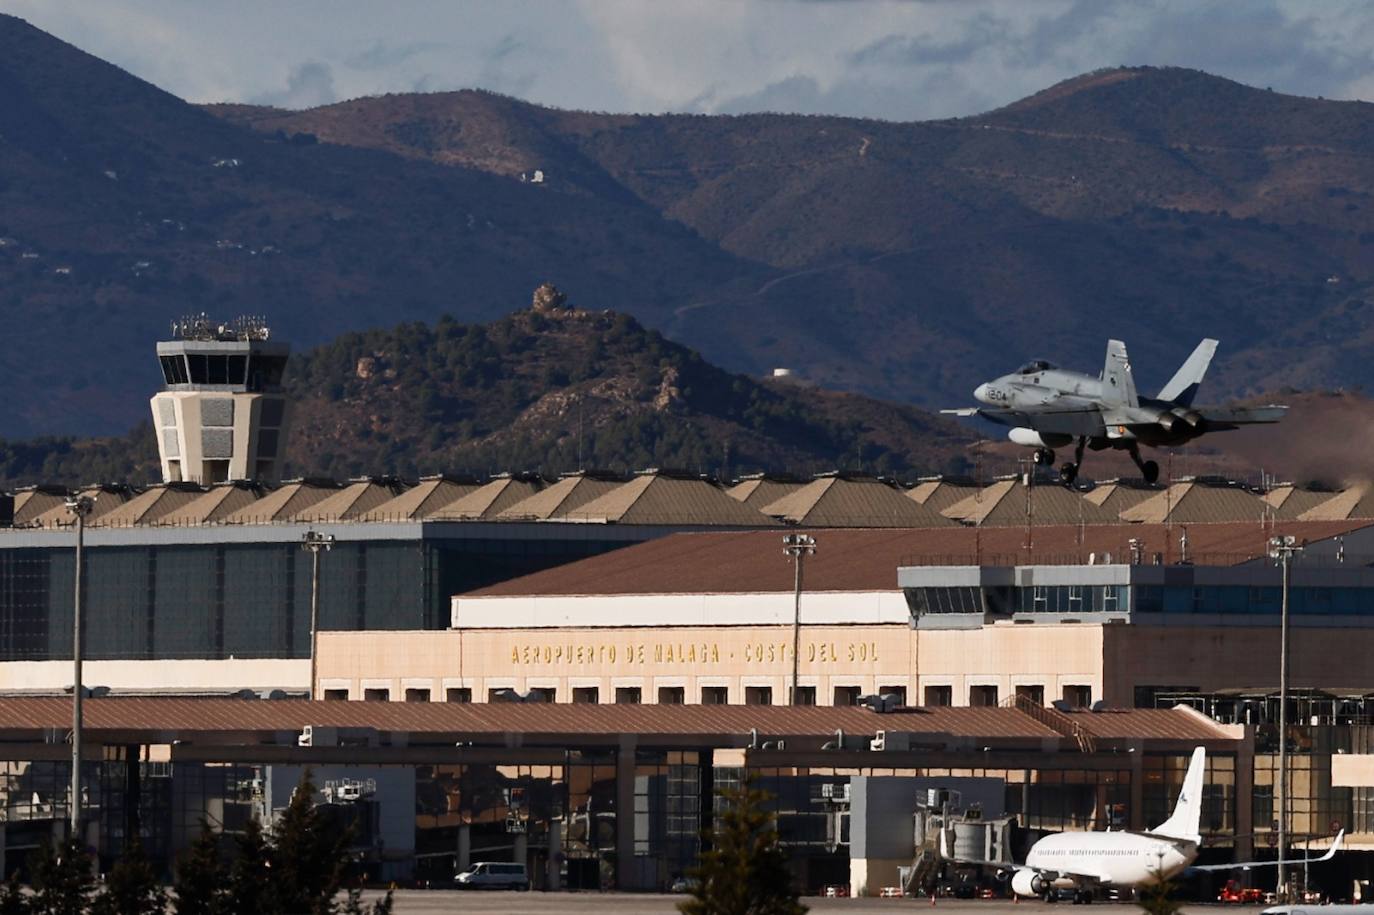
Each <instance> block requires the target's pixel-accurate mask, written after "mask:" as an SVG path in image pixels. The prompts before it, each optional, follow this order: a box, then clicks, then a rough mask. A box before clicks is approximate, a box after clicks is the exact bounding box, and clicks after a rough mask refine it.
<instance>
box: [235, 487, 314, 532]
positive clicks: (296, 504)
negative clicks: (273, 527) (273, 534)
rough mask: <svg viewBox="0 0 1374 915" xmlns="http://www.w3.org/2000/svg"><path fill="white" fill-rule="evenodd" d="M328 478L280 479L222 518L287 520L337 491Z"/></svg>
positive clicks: (249, 521) (240, 521)
mask: <svg viewBox="0 0 1374 915" xmlns="http://www.w3.org/2000/svg"><path fill="white" fill-rule="evenodd" d="M340 488H341V487H340V486H339V484H337V483H334V482H332V481H328V482H321V481H316V480H291V481H290V482H287V483H283V484H282V485H281V486H278V487H277V488H276V489H274V490H272V491H271V492H269V493H268V494H267V495H265V496H263V497H262V498H261V499H258V500H257V501H256V502H252V503H249V504H248V505H245V506H243V507H242V508H239V509H237V510H235V511H233V512H230V513H229V515H228V516H227V517H226V518H225V519H224V520H225V521H226V522H227V523H229V524H266V523H269V522H272V521H290V520H292V519H294V518H295V517H296V516H297V515H299V514H301V513H302V512H304V511H305V510H306V509H307V508H309V507H310V506H312V505H316V504H318V503H319V502H322V501H323V500H325V499H327V498H328V497H329V496H332V495H334V494H336V493H338V492H339V490H340Z"/></svg>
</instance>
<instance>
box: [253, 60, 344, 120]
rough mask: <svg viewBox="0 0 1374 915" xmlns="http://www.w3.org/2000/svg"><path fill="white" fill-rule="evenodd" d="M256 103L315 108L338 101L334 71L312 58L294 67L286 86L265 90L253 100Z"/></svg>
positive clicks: (283, 106) (295, 107)
mask: <svg viewBox="0 0 1374 915" xmlns="http://www.w3.org/2000/svg"><path fill="white" fill-rule="evenodd" d="M252 101H253V103H254V104H257V105H272V106H274V107H276V108H292V109H299V108H316V107H318V106H320V105H330V104H333V103H334V102H336V101H338V96H336V95H335V93H334V73H333V71H332V70H330V68H329V65H328V64H324V63H320V62H319V61H316V60H312V61H309V62H307V63H303V64H301V65H300V66H299V67H295V68H294V69H292V71H291V75H290V76H288V77H287V78H286V88H285V89H284V90H280V91H276V92H266V93H263V94H262V95H259V96H257V97H256V98H254V99H253V100H252Z"/></svg>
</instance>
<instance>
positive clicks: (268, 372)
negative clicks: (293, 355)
mask: <svg viewBox="0 0 1374 915" xmlns="http://www.w3.org/2000/svg"><path fill="white" fill-rule="evenodd" d="M284 371H286V357H285V356H254V357H253V361H252V363H251V364H250V366H249V369H248V389H249V390H250V391H267V390H272V389H274V388H279V387H281V376H282V373H283V372H284Z"/></svg>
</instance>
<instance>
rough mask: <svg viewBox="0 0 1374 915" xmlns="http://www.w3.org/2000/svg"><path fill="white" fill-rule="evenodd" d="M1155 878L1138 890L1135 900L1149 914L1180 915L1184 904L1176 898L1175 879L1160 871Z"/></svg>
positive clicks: (1156, 872) (1155, 874)
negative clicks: (1180, 903)
mask: <svg viewBox="0 0 1374 915" xmlns="http://www.w3.org/2000/svg"><path fill="white" fill-rule="evenodd" d="M1154 876H1155V878H1156V879H1155V880H1154V881H1152V882H1150V883H1147V884H1145V885H1144V886H1142V887H1140V888H1139V889H1138V890H1136V895H1135V901H1136V904H1137V905H1139V906H1140V907H1141V908H1142V909H1144V910H1145V911H1146V912H1147V913H1149V915H1178V913H1179V911H1181V910H1182V908H1183V906H1181V905H1179V902H1178V900H1177V899H1175V898H1174V881H1172V880H1168V879H1165V877H1164V876H1163V875H1162V874H1160V873H1159V872H1158V871H1155V873H1154Z"/></svg>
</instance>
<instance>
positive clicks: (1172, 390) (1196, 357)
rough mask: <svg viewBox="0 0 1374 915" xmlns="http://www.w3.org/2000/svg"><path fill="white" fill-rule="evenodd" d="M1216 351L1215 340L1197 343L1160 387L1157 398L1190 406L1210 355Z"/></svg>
mask: <svg viewBox="0 0 1374 915" xmlns="http://www.w3.org/2000/svg"><path fill="white" fill-rule="evenodd" d="M1216 351H1217V341H1215V340H1213V339H1211V338H1208V339H1206V340H1203V341H1202V342H1201V343H1199V344H1198V345H1197V349H1195V350H1193V354H1192V355H1191V356H1189V357H1188V360H1187V361H1186V362H1184V363H1183V364H1182V365H1181V366H1179V367H1178V371H1177V372H1174V377H1173V378H1170V379H1169V383H1168V384H1166V385H1165V386H1164V387H1162V388H1160V390H1159V399H1160V400H1166V401H1168V402H1170V403H1176V404H1182V405H1183V406H1185V407H1189V406H1192V404H1193V398H1194V397H1196V396H1197V390H1198V388H1200V387H1201V386H1202V377H1203V376H1204V375H1206V374H1207V367H1208V366H1209V365H1211V364H1212V356H1213V355H1215V354H1216Z"/></svg>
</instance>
